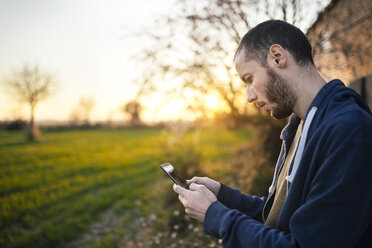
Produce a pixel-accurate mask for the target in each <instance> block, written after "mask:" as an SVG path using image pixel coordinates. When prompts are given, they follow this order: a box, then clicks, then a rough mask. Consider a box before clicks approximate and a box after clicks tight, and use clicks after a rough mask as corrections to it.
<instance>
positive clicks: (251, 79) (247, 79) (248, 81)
mask: <svg viewBox="0 0 372 248" xmlns="http://www.w3.org/2000/svg"><path fill="white" fill-rule="evenodd" d="M243 81H244V83H245V84H252V81H253V77H252V76H251V75H247V76H245V77H244V78H243Z"/></svg>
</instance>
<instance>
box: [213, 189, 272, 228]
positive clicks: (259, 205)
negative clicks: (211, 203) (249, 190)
mask: <svg viewBox="0 0 372 248" xmlns="http://www.w3.org/2000/svg"><path fill="white" fill-rule="evenodd" d="M217 200H218V201H220V202H221V203H222V204H224V205H225V206H226V207H228V208H231V209H237V210H239V211H240V212H242V213H244V214H246V215H248V216H250V217H251V218H253V219H255V220H258V221H262V209H263V207H264V205H265V202H266V197H258V196H251V195H246V194H243V193H241V192H240V191H239V190H237V189H232V188H230V187H228V186H226V185H225V184H223V183H221V188H220V191H219V192H218V195H217Z"/></svg>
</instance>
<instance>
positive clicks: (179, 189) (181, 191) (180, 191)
mask: <svg viewBox="0 0 372 248" xmlns="http://www.w3.org/2000/svg"><path fill="white" fill-rule="evenodd" d="M173 190H174V192H176V193H177V194H179V195H182V196H183V195H185V194H186V193H187V189H184V188H182V187H180V186H179V185H177V184H173Z"/></svg>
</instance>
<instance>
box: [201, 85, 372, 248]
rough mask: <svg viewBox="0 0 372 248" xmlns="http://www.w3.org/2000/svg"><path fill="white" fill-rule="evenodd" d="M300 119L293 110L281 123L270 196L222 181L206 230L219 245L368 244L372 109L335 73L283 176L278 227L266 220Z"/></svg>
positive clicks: (371, 240) (371, 239)
mask: <svg viewBox="0 0 372 248" xmlns="http://www.w3.org/2000/svg"><path fill="white" fill-rule="evenodd" d="M299 121H300V119H299V118H298V117H297V116H295V115H292V117H291V118H290V121H289V124H288V125H287V126H286V127H285V128H284V129H283V131H282V135H281V138H282V139H283V146H282V151H281V154H280V155H279V159H278V162H277V166H276V170H275V174H274V180H273V184H272V186H271V187H270V189H269V196H268V197H267V198H266V197H257V196H250V195H245V194H242V193H241V192H240V191H239V190H236V189H231V188H229V187H228V186H226V185H224V184H221V188H220V191H219V193H218V196H217V199H218V201H216V202H214V203H212V204H211V206H210V207H209V208H208V210H207V213H206V216H205V220H204V231H205V233H207V234H209V235H212V236H215V237H217V238H221V239H222V244H223V246H224V247H231V248H239V247H254V248H261V247H267V248H272V247H283V248H291V247H303V248H306V247H309V248H314V247H316V248H321V247H327V248H332V247H335V248H344V247H345V248H346V247H372V115H371V111H370V110H369V107H368V105H367V104H366V103H365V101H364V100H363V99H362V98H361V97H360V96H359V95H358V94H357V93H356V92H355V91H353V90H352V89H350V88H347V87H345V85H344V84H343V83H342V82H341V81H340V80H332V81H331V82H329V83H327V84H326V85H324V86H323V87H322V89H321V90H320V91H319V93H318V94H317V96H316V97H315V99H314V100H313V102H312V103H311V105H310V107H309V109H308V112H307V114H306V117H305V120H304V125H303V132H302V135H301V138H300V141H299V145H298V148H297V151H296V154H295V157H294V159H293V160H292V163H291V166H290V168H289V172H288V177H287V178H286V179H287V197H286V199H285V202H284V204H283V207H282V211H281V213H280V216H279V220H278V225H277V228H272V227H269V226H266V225H264V224H263V222H264V221H265V218H267V215H268V213H269V211H270V208H271V205H272V201H273V197H272V196H273V195H274V193H275V185H276V179H277V176H278V174H279V168H280V166H281V165H282V164H283V162H284V160H285V154H286V150H288V148H289V146H290V143H291V142H292V139H293V136H294V134H295V132H296V129H297V126H298V123H299ZM301 142H302V147H301Z"/></svg>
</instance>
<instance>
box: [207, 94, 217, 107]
mask: <svg viewBox="0 0 372 248" xmlns="http://www.w3.org/2000/svg"><path fill="white" fill-rule="evenodd" d="M217 103H218V102H217V98H216V97H214V96H207V98H205V105H206V106H207V107H208V108H211V109H212V108H215V107H217Z"/></svg>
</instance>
